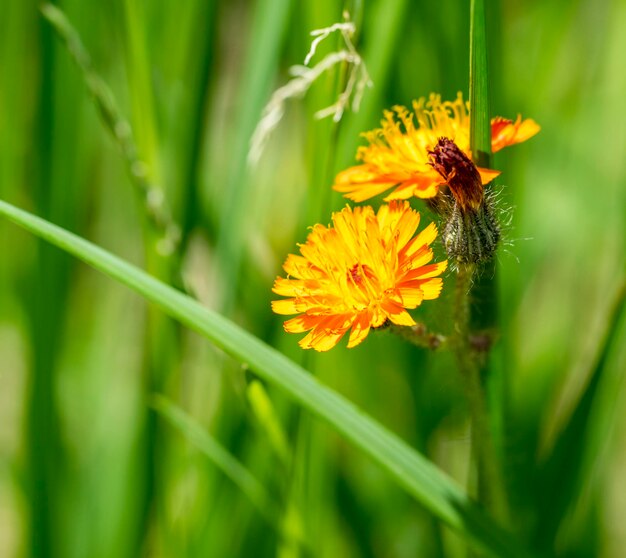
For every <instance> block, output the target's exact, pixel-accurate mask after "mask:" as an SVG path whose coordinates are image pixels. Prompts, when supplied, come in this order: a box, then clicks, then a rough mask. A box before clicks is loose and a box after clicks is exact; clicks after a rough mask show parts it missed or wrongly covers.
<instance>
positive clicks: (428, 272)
mask: <svg viewBox="0 0 626 558" xmlns="http://www.w3.org/2000/svg"><path fill="white" fill-rule="evenodd" d="M332 220H333V226H330V227H325V226H323V225H315V226H314V227H313V229H312V231H311V233H310V234H309V236H308V238H307V241H306V242H305V243H304V244H301V245H300V253H301V254H302V255H294V254H290V255H289V256H288V257H287V260H286V261H285V264H284V265H283V269H284V270H285V271H286V272H287V274H288V278H287V279H284V278H282V277H278V278H277V279H276V281H275V283H274V288H273V289H272V290H273V292H275V293H276V294H278V295H282V296H286V297H290V298H287V299H283V300H275V301H272V309H273V310H274V312H276V313H277V314H286V315H289V314H300V315H299V316H297V317H295V318H292V319H290V320H287V321H286V322H285V324H284V327H285V331H287V332H289V333H304V332H305V331H308V332H309V333H308V334H307V335H306V336H305V337H304V338H303V339H301V340H300V342H299V344H300V346H301V347H302V348H304V349H311V348H312V349H315V350H317V351H327V350H329V349H331V348H333V347H334V346H335V345H336V344H337V343H338V342H339V340H340V339H341V338H342V337H343V336H344V334H345V333H346V332H347V331H348V330H350V338H349V340H348V347H354V346H356V345H358V344H359V343H360V342H361V341H363V339H365V337H367V334H368V333H369V331H370V328H376V327H380V326H382V325H383V324H384V323H385V322H386V321H387V320H389V321H390V322H392V323H394V324H397V325H404V326H412V325H415V322H414V321H413V318H411V316H410V315H409V313H408V312H407V311H406V309H407V308H408V309H413V308H416V307H417V306H419V305H420V304H421V303H422V300H431V299H434V298H437V297H438V296H439V293H440V292H441V287H442V280H441V278H440V277H438V276H439V275H440V274H441V273H442V272H443V271H444V270H445V269H446V266H447V261H443V262H439V263H429V262H431V261H432V259H433V252H432V250H431V248H430V244H431V243H432V242H433V240H435V238H436V236H437V228H436V227H435V225H434V224H433V223H431V224H430V225H428V226H427V227H426V228H425V229H424V230H423V231H421V232H420V233H419V234H418V235H417V236H413V234H414V233H415V231H416V230H417V227H418V225H419V221H420V215H419V213H418V212H416V211H414V210H413V209H411V207H410V206H409V203H408V202H391V203H390V204H389V205H383V206H381V207H380V209H379V210H378V213H374V210H373V209H372V208H371V207H369V206H365V207H356V208H354V209H351V208H350V207H345V208H344V209H342V210H341V211H340V212H337V213H333V216H332Z"/></svg>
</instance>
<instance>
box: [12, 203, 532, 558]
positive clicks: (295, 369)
mask: <svg viewBox="0 0 626 558" xmlns="http://www.w3.org/2000/svg"><path fill="white" fill-rule="evenodd" d="M0 215H3V216H4V217H6V218H8V219H9V220H11V221H12V222H14V223H15V224H17V225H19V226H21V227H23V228H24V229H26V230H28V231H30V232H31V233H33V234H35V235H37V236H39V237H40V238H42V239H44V240H46V241H48V242H50V243H52V244H54V245H55V246H57V247H58V248H61V249H62V250H64V251H66V252H68V253H70V254H72V255H74V256H76V257H77V258H79V259H80V260H82V261H83V262H85V263H87V264H89V265H90V266H92V267H94V268H96V269H98V270H99V271H101V272H103V273H105V274H106V275H108V276H109V277H111V278H113V279H115V280H117V281H119V282H120V283H122V284H124V285H126V286H128V287H130V288H131V289H133V290H134V291H135V292H137V293H139V294H140V295H141V296H143V297H144V298H146V299H147V300H149V301H151V302H153V303H155V304H156V305H157V306H158V307H159V308H161V309H162V310H163V311H164V312H166V313H167V314H168V315H170V316H171V317H172V318H174V319H176V320H178V321H179V322H180V323H182V324H183V325H185V326H187V327H189V328H190V329H192V330H194V331H197V332H198V333H200V334H201V335H203V336H204V337H206V338H207V339H208V340H210V341H211V342H213V343H214V344H215V345H216V346H218V347H220V348H221V349H222V350H224V351H225V352H226V353H228V354H229V355H231V356H233V357H234V358H235V359H237V360H239V361H241V362H242V363H244V364H246V365H248V366H249V368H250V369H251V370H253V371H254V372H256V373H257V374H258V375H259V376H260V377H262V378H264V379H265V380H266V381H268V382H270V383H273V384H275V385H277V386H279V387H280V388H281V389H282V390H283V391H284V392H286V393H287V394H288V395H289V396H290V397H291V398H293V399H294V400H295V401H297V402H298V403H299V404H300V405H302V406H303V407H305V408H306V409H308V410H309V411H311V412H313V413H314V414H316V415H318V416H319V417H320V418H322V419H324V420H326V421H327V422H328V423H329V424H330V425H331V426H332V427H333V428H335V429H336V430H337V431H338V432H340V433H341V434H343V435H344V436H345V437H346V438H347V439H348V440H349V441H350V442H352V443H353V444H354V445H355V446H357V447H358V448H360V449H361V450H362V451H363V452H364V453H366V454H367V455H369V456H370V457H371V458H372V459H373V460H374V461H375V462H376V463H378V464H379V465H380V466H381V467H382V468H383V469H384V470H385V471H387V473H389V474H390V475H391V476H392V477H393V478H394V479H395V480H396V481H397V482H398V484H399V485H400V486H402V487H403V488H404V489H405V490H407V492H409V494H411V495H412V496H413V497H414V498H415V499H416V500H417V501H418V502H420V503H421V504H422V505H423V506H424V507H425V508H426V509H428V510H429V511H430V512H431V513H432V514H434V515H435V516H437V517H438V518H439V519H441V520H442V521H443V522H445V523H446V524H448V525H449V526H450V527H452V528H454V529H455V530H457V531H458V532H459V533H460V534H461V536H463V537H465V538H467V539H468V541H469V542H471V543H472V544H474V545H475V546H476V547H478V548H481V549H483V550H484V551H485V552H486V553H487V555H489V556H494V557H495V556H499V557H506V558H522V557H529V556H530V555H529V554H528V553H527V552H526V551H525V550H524V548H523V547H522V545H521V544H520V542H519V541H517V540H515V539H514V537H513V536H512V535H510V534H509V533H508V532H506V531H505V530H503V529H502V528H501V527H499V526H498V525H497V524H496V523H495V522H494V521H493V520H492V519H490V518H489V517H488V516H487V515H486V514H485V513H484V512H483V511H482V510H481V509H480V507H479V506H478V505H477V504H475V503H474V502H473V501H472V500H471V499H470V498H469V497H468V496H467V495H466V494H465V493H464V492H463V491H462V490H461V489H460V488H459V487H458V486H457V485H456V483H455V482H454V481H452V479H450V478H449V477H448V476H447V475H446V474H445V473H444V472H442V471H441V470H439V469H438V468H437V467H436V466H435V465H434V464H432V463H431V462H430V461H429V460H428V459H426V458H425V457H423V456H422V455H421V454H419V453H418V452H416V451H415V450H413V449H411V448H410V447H409V446H408V445H407V444H406V443H405V442H403V441H402V440H401V439H400V438H398V437H397V436H396V435H395V434H393V433H391V432H390V431H389V430H387V429H386V428H385V427H384V426H382V425H381V424H379V423H378V422H376V421H375V420H374V419H372V418H370V417H369V416H368V415H366V414H365V413H364V412H363V411H361V410H360V409H358V408H357V407H356V406H355V405H354V404H352V403H351V402H349V401H348V400H346V399H345V398H344V397H342V396H341V395H340V394H338V393H336V392H335V391H333V390H332V389H330V388H328V387H326V386H324V385H323V384H321V383H320V382H319V381H317V380H316V379H315V378H314V377H312V376H311V375H310V374H308V373H307V372H306V370H304V369H303V368H301V367H300V366H298V365H296V364H295V363H293V362H291V361H290V360H289V359H288V358H287V357H285V356H284V355H283V354H281V353H279V352H278V351H277V350H275V349H273V348H272V347H270V346H269V345H266V344H265V343H263V342H262V341H261V340H259V339H257V338H256V337H254V336H253V335H251V334H250V333H247V332H246V331H245V330H243V329H242V328H240V327H239V326H237V325H236V324H235V323H233V322H231V321H230V320H228V319H226V318H224V317H223V316H221V315H219V314H217V313H216V312H213V311H211V310H209V309H208V308H205V307H203V306H202V305H201V304H200V303H198V302H197V301H195V300H194V299H192V298H191V297H189V296H186V295H184V294H183V293H181V292H179V291H177V290H176V289H174V288H172V287H170V286H169V285H166V284H165V283H163V282H161V281H159V280H158V279H155V278H154V277H151V276H150V275H148V274H147V273H145V272H144V271H142V270H140V269H139V268H137V267H135V266H133V265H131V264H129V263H127V262H125V261H123V260H121V259H119V258H118V257H116V256H114V255H113V254H111V253H109V252H107V251H106V250H103V249H102V248H99V247H98V246H95V245H94V244H92V243H90V242H88V241H87V240H85V239H83V238H80V237H78V236H76V235H74V234H72V233H70V232H68V231H66V230H64V229H62V228H60V227H57V226H56V225H53V224H52V223H50V222H48V221H45V220H44V219H41V218H39V217H37V216H35V215H32V214H31V213H28V212H27V211H24V210H21V209H19V208H17V207H15V206H13V205H11V204H8V203H6V202H4V201H0Z"/></svg>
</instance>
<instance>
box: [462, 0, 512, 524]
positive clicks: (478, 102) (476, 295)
mask: <svg viewBox="0 0 626 558" xmlns="http://www.w3.org/2000/svg"><path fill="white" fill-rule="evenodd" d="M469 66H470V76H469V103H470V150H471V153H472V159H473V161H474V163H475V164H476V165H477V166H480V167H490V165H491V117H490V108H489V106H490V101H489V68H488V64H487V29H486V19H485V2H484V0H472V2H471V4H470V64H469ZM469 300H470V303H469V308H468V311H469V332H468V333H469V335H470V338H477V337H486V338H487V339H488V345H487V346H488V349H487V352H486V353H483V354H481V355H480V358H479V359H476V358H475V359H474V363H473V365H472V366H469V367H468V374H469V375H470V376H475V377H473V378H471V379H470V380H469V384H470V385H471V386H472V387H471V388H470V390H469V393H470V409H472V410H473V429H472V441H473V445H475V446H476V450H477V464H478V491H479V494H482V495H483V497H484V498H485V499H486V501H487V503H488V507H489V508H490V509H492V510H493V512H494V514H495V515H496V517H498V518H500V519H504V518H506V517H507V515H508V512H507V507H508V504H507V498H506V492H505V487H504V482H503V478H502V471H501V458H500V452H499V451H498V449H499V447H500V446H501V444H500V443H499V433H500V432H501V430H502V428H501V422H502V420H501V410H502V398H503V392H502V389H501V384H500V380H501V378H499V377H498V376H497V374H496V371H495V370H494V367H493V366H491V360H492V359H493V356H490V354H489V349H490V348H491V347H490V345H491V343H492V342H493V339H494V338H495V336H496V332H497V330H498V310H497V300H498V291H497V274H496V262H495V259H491V260H490V261H489V262H487V263H486V264H485V265H483V266H482V268H480V269H478V271H477V273H474V278H473V281H472V284H471V287H470V288H469ZM467 349H471V348H470V347H467ZM474 356H476V355H474ZM500 369H501V367H500ZM481 424H482V428H481ZM479 429H481V431H478V430H479Z"/></svg>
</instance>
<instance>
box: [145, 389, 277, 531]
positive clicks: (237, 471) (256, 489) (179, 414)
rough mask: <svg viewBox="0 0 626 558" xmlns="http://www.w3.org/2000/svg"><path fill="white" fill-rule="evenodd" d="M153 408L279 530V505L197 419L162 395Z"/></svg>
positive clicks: (153, 401)
mask: <svg viewBox="0 0 626 558" xmlns="http://www.w3.org/2000/svg"><path fill="white" fill-rule="evenodd" d="M152 407H153V408H154V409H156V410H157V412H159V413H160V414H161V415H163V416H164V417H165V418H166V419H167V420H168V421H169V422H170V423H171V424H172V426H174V427H175V428H177V429H178V430H179V431H180V432H181V433H182V434H183V435H184V436H185V437H186V438H187V439H188V440H189V441H190V442H192V443H193V444H194V445H195V446H196V447H197V448H198V449H199V450H200V451H202V453H203V454H204V455H206V456H207V457H208V458H209V459H210V460H211V461H212V462H213V463H214V464H215V465H216V466H217V467H219V469H220V470H221V471H222V472H223V473H224V474H225V475H226V476H227V477H228V478H229V479H230V480H232V481H233V483H235V485H236V486H237V487H238V488H239V489H240V490H241V492H243V494H245V495H246V497H247V498H248V499H249V500H250V502H251V503H252V504H253V505H254V506H255V507H256V508H257V509H258V511H259V513H260V514H261V515H262V516H263V517H264V518H265V519H267V521H268V522H269V523H270V524H271V525H272V526H274V527H276V528H277V529H279V526H280V513H279V509H278V504H277V503H276V502H275V501H273V500H272V498H271V497H270V495H269V494H268V492H267V490H265V487H264V486H263V485H262V484H261V483H260V482H259V481H258V480H257V479H256V478H255V477H254V476H253V475H252V473H250V471H248V469H246V467H245V466H244V465H243V464H242V463H241V462H240V461H238V460H237V459H236V458H235V457H234V456H233V455H232V454H231V453H230V452H229V451H228V450H227V449H226V448H225V447H224V446H222V445H221V444H220V443H219V442H218V441H217V440H216V439H215V438H213V436H211V435H210V434H209V433H208V432H206V431H205V430H204V429H203V428H202V426H201V425H200V424H198V422H196V421H195V420H194V419H193V418H192V417H190V416H189V415H188V414H187V413H185V412H184V411H183V410H182V409H180V408H179V407H177V406H176V405H174V404H173V403H172V402H171V401H169V400H168V399H167V398H165V397H163V396H161V395H155V396H154V397H153V399H152Z"/></svg>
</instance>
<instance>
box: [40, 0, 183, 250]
mask: <svg viewBox="0 0 626 558" xmlns="http://www.w3.org/2000/svg"><path fill="white" fill-rule="evenodd" d="M40 9H41V13H42V14H43V16H44V17H45V18H46V20H47V21H48V22H49V23H50V24H51V25H52V27H53V28H54V30H55V32H56V33H57V35H58V36H59V38H60V39H61V40H62V41H63V42H64V43H65V46H66V48H67V50H68V52H69V54H70V55H71V56H72V58H73V59H74V62H75V63H76V65H77V66H78V68H79V69H80V71H81V74H82V77H83V80H84V82H85V86H86V87H87V90H88V91H89V94H90V95H91V97H92V99H93V101H94V104H95V105H96V108H97V109H98V113H99V114H100V116H101V118H102V122H103V123H104V125H105V126H106V128H107V130H108V131H109V133H110V134H111V135H112V136H113V138H114V139H115V141H116V142H117V144H118V145H119V147H120V150H121V152H122V154H123V156H124V159H125V162H126V166H127V168H128V173H129V176H130V178H131V180H132V182H133V184H134V185H135V187H136V188H137V191H138V194H139V196H140V198H141V202H142V205H143V208H144V210H145V216H146V217H147V218H148V220H149V221H150V222H151V225H152V227H153V228H154V229H155V231H157V233H158V235H159V236H160V243H161V246H162V247H163V249H164V251H165V252H167V253H168V254H169V253H171V251H172V250H173V249H174V247H175V246H176V243H177V240H178V237H179V235H180V231H179V229H178V226H177V225H176V224H175V223H174V221H173V219H172V216H171V214H170V211H169V208H168V206H167V204H166V203H165V202H161V203H160V204H155V203H153V202H151V200H153V199H155V198H158V199H161V197H160V195H159V194H158V193H155V191H154V184H153V182H152V181H151V179H150V178H149V175H148V174H147V173H146V172H144V171H145V169H147V168H149V165H147V164H146V163H145V162H144V161H143V160H141V159H140V158H139V154H138V148H137V145H136V143H135V138H134V137H133V130H132V128H131V126H130V124H129V123H128V121H127V120H126V119H125V118H124V116H123V115H122V113H121V111H120V109H119V107H118V105H117V102H116V100H115V97H114V95H113V92H112V91H111V88H110V87H109V86H108V85H107V84H106V82H105V81H104V80H103V79H102V78H101V77H100V75H99V74H98V73H97V72H96V71H95V70H94V69H93V66H92V63H91V57H90V56H89V53H88V52H87V50H86V49H85V46H84V45H83V42H82V40H81V38H80V35H79V34H78V32H77V31H76V29H75V28H74V27H73V26H72V24H71V23H70V21H69V20H68V19H67V17H66V16H65V14H64V13H63V12H62V11H61V10H60V9H59V8H57V7H56V6H53V5H52V4H43V5H42V6H41V8H40Z"/></svg>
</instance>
